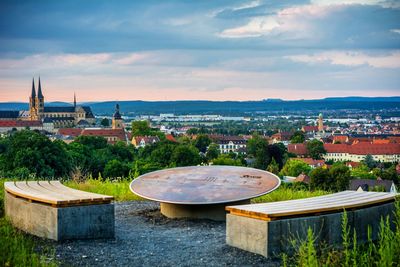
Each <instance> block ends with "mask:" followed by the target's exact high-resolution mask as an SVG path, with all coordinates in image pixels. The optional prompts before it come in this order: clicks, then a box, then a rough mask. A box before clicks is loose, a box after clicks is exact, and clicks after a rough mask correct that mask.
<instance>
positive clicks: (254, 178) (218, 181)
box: [130, 166, 281, 205]
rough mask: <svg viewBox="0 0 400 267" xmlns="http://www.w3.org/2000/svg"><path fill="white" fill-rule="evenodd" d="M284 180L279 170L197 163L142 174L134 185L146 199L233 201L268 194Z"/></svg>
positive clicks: (189, 201)
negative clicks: (281, 178)
mask: <svg viewBox="0 0 400 267" xmlns="http://www.w3.org/2000/svg"><path fill="white" fill-rule="evenodd" d="M280 184H281V180H280V179H279V177H278V176H276V175H275V174H272V173H270V172H267V171H262V170H258V169H253V168H246V167H233V166H194V167H182V168H172V169H165V170H161V171H155V172H151V173H147V174H144V175H141V176H139V177H138V178H136V179H134V180H133V181H132V183H131V185H130V189H131V191H132V192H133V193H135V194H136V195H138V196H141V197H143V198H146V199H150V200H155V201H159V202H164V203H172V204H188V205H191V204H193V205H197V204H198V205H204V204H218V203H229V202H235V201H241V200H247V199H250V198H254V197H258V196H262V195H264V194H267V193H269V192H271V191H273V190H275V189H276V188H278V187H279V185H280Z"/></svg>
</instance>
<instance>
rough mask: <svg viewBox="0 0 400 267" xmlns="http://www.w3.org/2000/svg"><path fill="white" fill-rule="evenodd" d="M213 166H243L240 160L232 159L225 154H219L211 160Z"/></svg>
mask: <svg viewBox="0 0 400 267" xmlns="http://www.w3.org/2000/svg"><path fill="white" fill-rule="evenodd" d="M213 165H228V166H243V164H242V162H241V160H240V159H234V158H232V157H230V156H229V155H227V154H221V155H219V156H218V158H216V159H214V160H213Z"/></svg>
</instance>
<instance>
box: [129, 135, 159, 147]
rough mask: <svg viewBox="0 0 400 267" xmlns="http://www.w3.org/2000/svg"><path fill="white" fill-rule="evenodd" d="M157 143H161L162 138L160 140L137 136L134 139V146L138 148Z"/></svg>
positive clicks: (152, 137)
mask: <svg viewBox="0 0 400 267" xmlns="http://www.w3.org/2000/svg"><path fill="white" fill-rule="evenodd" d="M157 142H160V138H158V136H135V137H133V138H132V145H134V146H135V147H136V148H139V147H145V146H147V145H151V144H155V143H157Z"/></svg>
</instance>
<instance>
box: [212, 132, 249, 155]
mask: <svg viewBox="0 0 400 267" xmlns="http://www.w3.org/2000/svg"><path fill="white" fill-rule="evenodd" d="M209 137H210V139H211V140H212V141H213V142H214V143H215V144H217V145H218V146H219V151H220V153H221V154H224V153H229V152H234V153H241V152H243V151H244V150H245V149H246V143H247V140H246V139H245V138H243V137H242V136H227V135H209Z"/></svg>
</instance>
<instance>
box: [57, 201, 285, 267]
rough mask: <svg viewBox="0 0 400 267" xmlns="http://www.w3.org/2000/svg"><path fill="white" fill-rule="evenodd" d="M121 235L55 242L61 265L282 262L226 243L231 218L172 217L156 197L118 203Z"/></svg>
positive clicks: (245, 264)
mask: <svg viewBox="0 0 400 267" xmlns="http://www.w3.org/2000/svg"><path fill="white" fill-rule="evenodd" d="M115 211H116V217H115V230H116V238H115V239H113V240H87V241H83V240H77V241H67V242H63V243H55V244H56V245H55V246H56V251H55V254H56V258H57V260H58V261H59V262H61V266H152V267H154V266H278V265H279V263H278V262H273V261H271V260H267V259H266V258H264V257H262V256H259V255H256V254H252V253H249V252H246V251H242V250H239V249H236V248H233V247H230V246H228V245H226V244H225V223H224V222H214V221H209V220H197V221H195V220H186V219H179V220H171V219H167V218H165V217H163V216H162V215H161V214H160V211H159V205H158V203H155V202H151V201H134V202H122V203H116V204H115Z"/></svg>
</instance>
